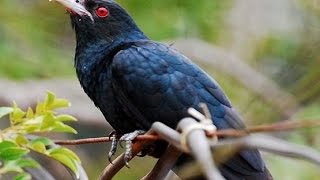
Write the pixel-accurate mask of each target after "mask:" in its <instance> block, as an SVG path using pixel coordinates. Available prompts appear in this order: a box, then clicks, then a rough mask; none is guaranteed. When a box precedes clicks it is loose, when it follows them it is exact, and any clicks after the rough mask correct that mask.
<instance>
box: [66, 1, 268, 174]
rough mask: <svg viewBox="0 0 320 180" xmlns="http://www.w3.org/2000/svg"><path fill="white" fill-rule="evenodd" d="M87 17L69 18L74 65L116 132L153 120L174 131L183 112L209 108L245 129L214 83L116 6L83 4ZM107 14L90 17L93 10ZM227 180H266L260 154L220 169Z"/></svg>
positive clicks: (220, 123) (223, 123) (247, 154)
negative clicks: (73, 36)
mask: <svg viewBox="0 0 320 180" xmlns="http://www.w3.org/2000/svg"><path fill="white" fill-rule="evenodd" d="M83 5H84V6H85V7H86V9H87V10H88V11H89V12H90V13H92V14H93V18H94V22H93V21H91V20H90V18H89V17H85V16H79V15H71V20H72V24H73V26H74V28H75V31H76V37H77V49H76V57H75V67H76V71H77V75H78V77H79V80H80V83H81V85H82V86H83V89H84V90H85V92H86V93H87V94H88V95H89V97H90V98H91V99H92V100H93V102H94V103H95V105H96V106H97V107H98V108H99V109H100V110H101V112H102V113H103V114H104V116H105V117H106V119H107V121H108V122H109V123H110V124H111V126H112V127H113V128H114V129H115V130H116V131H118V132H120V133H129V132H132V131H134V130H148V129H149V128H150V126H151V124H152V123H153V122H155V121H160V122H163V123H165V124H167V125H168V126H170V127H172V128H175V126H176V125H177V123H178V121H179V120H180V119H182V118H184V117H186V116H188V115H187V113H186V111H187V109H188V108H189V107H194V108H196V109H198V105H199V103H200V102H204V103H206V104H207V105H208V107H209V109H210V112H211V113H212V116H213V121H214V124H215V125H216V126H217V127H218V128H219V129H225V128H235V129H241V128H244V124H243V123H242V120H241V118H240V117H239V115H238V114H237V113H236V112H235V110H234V109H233V108H232V106H231V104H230V102H229V100H228V99H227V97H226V96H225V94H224V92H223V91H222V89H221V88H220V87H219V85H218V84H217V82H215V80H214V79H212V78H211V77H210V76H208V75H207V74H206V73H205V72H204V71H203V70H201V69H200V68H199V67H198V66H197V65H195V64H194V63H192V62H191V61H190V60H189V59H188V58H187V57H185V56H183V55H182V54H180V53H179V52H177V51H176V50H174V49H173V48H171V47H170V46H167V45H164V44H161V43H157V42H154V41H151V40H149V39H148V38H147V37H146V36H145V35H144V34H143V33H142V31H140V29H139V28H138V27H137V26H136V25H135V23H134V21H133V20H132V19H131V18H130V16H129V15H128V14H127V13H126V12H125V11H124V10H123V9H122V8H121V7H120V6H119V5H117V4H116V3H115V2H113V1H102V0H86V1H84V2H83ZM101 6H103V7H106V8H108V10H109V12H110V15H109V17H106V18H99V17H97V16H96V15H94V11H95V9H96V8H97V7H101ZM221 170H222V173H223V175H224V176H225V177H226V178H227V179H268V178H269V174H268V172H267V170H266V168H265V165H264V163H263V161H262V159H261V157H260V155H259V152H258V151H255V150H252V151H243V152H241V153H240V154H239V155H238V156H235V157H234V158H233V159H231V160H230V161H228V162H227V163H226V164H225V165H224V166H222V167H221Z"/></svg>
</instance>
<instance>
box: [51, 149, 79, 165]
mask: <svg viewBox="0 0 320 180" xmlns="http://www.w3.org/2000/svg"><path fill="white" fill-rule="evenodd" d="M49 154H50V155H52V154H64V155H67V156H68V157H69V158H71V159H73V160H75V161H77V162H80V158H79V157H78V156H77V155H76V154H75V153H74V152H73V151H71V150H70V149H67V148H64V147H59V148H54V149H50V150H49Z"/></svg>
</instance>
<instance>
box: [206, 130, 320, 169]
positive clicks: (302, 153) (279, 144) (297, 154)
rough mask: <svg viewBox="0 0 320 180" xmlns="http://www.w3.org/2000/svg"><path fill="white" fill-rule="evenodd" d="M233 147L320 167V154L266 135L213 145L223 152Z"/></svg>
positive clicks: (229, 140)
mask: <svg viewBox="0 0 320 180" xmlns="http://www.w3.org/2000/svg"><path fill="white" fill-rule="evenodd" d="M226 147H232V148H233V149H236V150H237V151H239V150H241V149H259V150H262V151H266V152H270V153H273V154H278V155H280V156H286V157H291V158H303V159H306V160H308V161H310V162H313V163H314V164H317V165H318V166H320V154H319V153H318V152H317V151H315V150H313V149H312V148H309V147H307V146H302V145H296V144H293V143H289V142H287V141H284V140H281V139H278V138H274V137H271V136H266V135H258V134H256V135H251V136H247V137H242V138H238V139H228V140H223V141H220V142H219V143H218V144H215V143H213V144H212V148H214V149H220V148H222V149H223V150H225V149H226Z"/></svg>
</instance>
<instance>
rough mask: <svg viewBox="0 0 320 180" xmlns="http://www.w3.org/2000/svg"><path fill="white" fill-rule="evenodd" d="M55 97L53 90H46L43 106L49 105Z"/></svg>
mask: <svg viewBox="0 0 320 180" xmlns="http://www.w3.org/2000/svg"><path fill="white" fill-rule="evenodd" d="M55 99H56V95H55V94H54V93H53V92H50V91H48V92H47V97H46V99H45V101H44V104H45V107H50V106H51V105H52V104H53V103H54V101H55Z"/></svg>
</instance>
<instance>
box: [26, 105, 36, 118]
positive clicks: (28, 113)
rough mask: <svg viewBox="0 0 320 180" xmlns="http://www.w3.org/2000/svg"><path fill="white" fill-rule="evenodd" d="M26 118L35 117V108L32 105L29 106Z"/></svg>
mask: <svg viewBox="0 0 320 180" xmlns="http://www.w3.org/2000/svg"><path fill="white" fill-rule="evenodd" d="M26 118H28V119H32V118H34V113H33V110H32V109H31V108H30V107H29V108H28V111H27V115H26Z"/></svg>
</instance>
